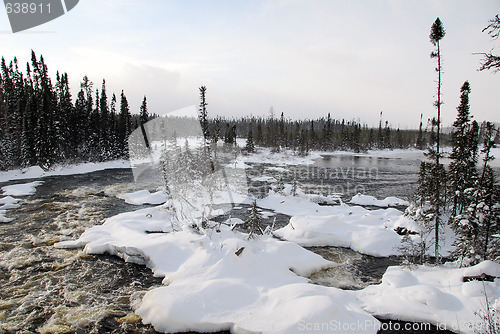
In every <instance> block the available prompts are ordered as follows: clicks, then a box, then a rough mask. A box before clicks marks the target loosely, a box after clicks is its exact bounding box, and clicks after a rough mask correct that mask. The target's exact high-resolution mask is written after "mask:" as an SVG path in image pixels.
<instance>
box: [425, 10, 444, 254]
mask: <svg viewBox="0 0 500 334" xmlns="http://www.w3.org/2000/svg"><path fill="white" fill-rule="evenodd" d="M445 34H446V32H445V30H444V28H443V24H442V22H441V20H440V19H439V17H438V18H437V19H436V21H434V23H433V24H432V27H431V33H430V35H429V39H430V41H431V43H432V45H434V46H435V47H436V49H435V51H433V52H432V53H431V58H436V59H437V67H436V72H437V73H438V81H437V95H436V101H435V103H434V105H435V106H436V108H437V119H436V128H437V130H436V148H435V149H434V148H430V149H429V152H428V157H429V158H430V159H431V160H434V165H433V166H432V168H431V175H432V177H433V178H435V181H434V182H433V183H434V184H433V186H434V189H433V192H434V194H433V196H432V198H431V205H432V206H433V211H434V215H435V217H434V219H435V220H434V256H435V258H436V263H439V262H440V256H439V238H440V233H439V232H440V229H441V210H442V206H443V205H442V198H441V195H442V188H443V184H442V182H441V180H443V179H444V178H442V176H443V174H444V167H443V165H442V164H441V162H440V159H441V156H442V154H441V151H440V144H441V105H442V104H443V103H442V101H441V73H442V66H441V45H440V41H441V39H443V37H444V36H445Z"/></svg>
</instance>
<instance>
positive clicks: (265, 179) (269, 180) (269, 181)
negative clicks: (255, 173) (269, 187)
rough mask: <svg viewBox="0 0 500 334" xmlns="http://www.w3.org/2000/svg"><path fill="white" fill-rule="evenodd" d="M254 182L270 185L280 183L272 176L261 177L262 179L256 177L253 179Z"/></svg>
mask: <svg viewBox="0 0 500 334" xmlns="http://www.w3.org/2000/svg"><path fill="white" fill-rule="evenodd" d="M252 181H254V182H268V183H274V182H278V180H276V179H275V178H274V177H272V176H260V177H254V178H252Z"/></svg>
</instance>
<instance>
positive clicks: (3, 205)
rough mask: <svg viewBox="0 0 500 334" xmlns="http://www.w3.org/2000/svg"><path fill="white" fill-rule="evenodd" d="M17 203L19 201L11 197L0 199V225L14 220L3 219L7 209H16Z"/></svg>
mask: <svg viewBox="0 0 500 334" xmlns="http://www.w3.org/2000/svg"><path fill="white" fill-rule="evenodd" d="M17 202H19V199H17V198H14V197H12V196H6V197H3V198H0V223H9V222H11V221H13V220H14V218H7V217H5V214H6V213H7V210H9V209H16V208H18V207H19V206H20V205H19V204H17Z"/></svg>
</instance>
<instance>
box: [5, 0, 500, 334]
mask: <svg viewBox="0 0 500 334" xmlns="http://www.w3.org/2000/svg"><path fill="white" fill-rule="evenodd" d="M277 3H278V2H277V1H271V2H269V3H267V2H266V4H267V5H272V6H271V7H273V6H276V5H277ZM317 4H318V5H319V4H320V2H318V3H317ZM288 5H289V4H288V2H286V1H285V2H283V4H280V5H279V6H278V7H279V8H280V10H286V9H287V8H288V7H287V6H288ZM323 5H324V4H323ZM320 7H321V6H320ZM396 7H398V6H396ZM266 8H267V7H266ZM273 8H274V7H273ZM325 8H326V7H325ZM391 8H392V7H391ZM398 8H399V7H398ZM77 9H78V7H76V8H75V9H74V10H73V11H76V10H77ZM267 9H268V10H269V8H267ZM68 15H69V14H68ZM488 19H489V21H488V20H486V21H485V22H483V29H482V30H480V33H481V34H483V35H486V37H487V38H488V40H492V41H496V40H497V38H498V36H499V33H500V17H499V14H496V13H493V15H490V16H489V18H488ZM443 21H444V20H443ZM443 21H441V19H440V18H439V17H437V18H436V17H434V18H433V21H431V22H429V24H428V25H427V26H426V27H425V29H424V30H425V33H426V34H427V35H428V37H427V35H426V36H425V37H426V38H427V44H428V50H427V51H425V52H423V53H426V55H425V56H426V57H428V55H427V54H428V53H430V54H431V58H430V60H429V63H430V64H429V65H430V72H431V73H433V75H435V77H434V79H435V80H434V82H433V81H432V80H431V81H430V85H431V89H433V91H432V92H431V99H432V98H434V104H432V103H431V104H430V107H429V108H428V109H430V111H426V113H427V114H426V115H427V116H426V118H428V120H426V119H425V118H424V116H423V112H422V113H417V114H415V115H413V114H412V115H411V116H408V117H411V118H414V119H417V120H419V121H420V122H419V123H417V124H418V125H417V126H413V127H408V126H404V125H400V126H395V125H394V123H392V121H390V114H389V116H387V115H386V114H384V112H376V114H377V117H376V121H375V122H373V124H372V125H369V124H368V123H365V121H364V120H363V119H362V118H359V117H358V116H355V117H354V116H352V115H351V117H350V118H348V117H337V116H336V115H335V114H334V113H333V112H332V113H331V112H325V113H323V114H320V115H319V116H318V117H312V116H311V117H309V116H304V117H294V118H291V117H289V116H288V115H287V113H286V111H281V110H279V111H277V110H275V109H274V107H271V108H270V109H269V112H267V114H265V115H264V116H258V115H257V116H256V115H254V114H236V115H226V116H224V115H220V114H218V112H217V110H213V109H215V108H213V109H212V103H211V101H212V100H211V95H210V94H211V85H208V84H207V85H204V84H202V85H199V86H197V87H196V88H195V93H196V98H195V99H193V100H192V101H193V103H192V105H191V106H190V107H185V108H181V109H177V110H175V109H171V110H175V111H171V112H165V110H156V108H151V106H150V104H148V103H150V100H151V99H148V98H146V96H143V97H142V98H141V99H140V101H141V104H140V106H139V108H137V109H138V111H139V112H138V113H135V112H133V108H132V107H131V104H129V102H128V99H127V96H126V94H125V92H124V90H122V91H121V94H119V96H118V98H117V95H116V94H114V93H112V94H110V92H109V90H108V86H107V82H106V81H105V80H102V85H100V86H99V88H97V89H95V86H94V84H93V82H91V80H90V79H89V77H87V76H86V75H85V76H84V77H83V79H82V81H81V82H79V85H80V86H79V87H80V89H79V90H78V91H74V90H72V89H70V79H69V77H68V74H67V73H60V72H57V74H56V75H55V76H52V72H51V71H49V67H48V66H47V63H46V61H45V59H44V57H43V56H41V55H38V54H37V53H36V52H35V51H33V50H32V51H31V60H30V61H29V62H27V63H26V64H21V63H20V62H19V61H18V59H17V58H16V57H14V58H13V59H12V60H11V61H9V60H6V59H5V58H4V57H2V61H1V64H0V65H1V74H0V159H1V160H0V235H1V240H0V285H1V286H2V288H1V289H0V333H43V334H45V333H467V334H469V333H470V334H476V333H489V334H494V333H500V183H499V181H498V180H499V177H500V148H499V147H498V145H499V144H500V131H499V123H496V122H498V116H497V114H496V113H495V112H493V113H491V112H489V113H482V114H480V117H477V116H476V115H475V114H474V110H475V107H474V103H473V102H474V101H475V100H474V99H473V96H474V95H473V94H474V89H473V83H474V81H473V80H471V81H470V82H469V81H468V80H465V79H464V80H462V81H461V82H460V86H459V87H455V88H456V89H455V90H456V91H457V92H459V95H457V99H456V100H455V101H452V98H451V97H450V96H446V98H447V99H446V101H447V105H449V104H453V107H447V109H444V107H443V101H442V99H443V92H442V88H443V87H445V86H446V85H447V82H446V76H443V73H444V71H443V64H446V63H444V62H443V52H444V51H443V49H442V44H441V43H444V42H445V41H446V38H447V37H448V34H451V33H452V31H453V28H456V27H455V26H454V25H453V24H452V25H451V26H450V29H449V30H450V31H448V30H445V25H446V22H444V23H443ZM429 28H430V29H429ZM429 41H430V43H429ZM455 52H456V51H455ZM479 55H480V61H477V62H476V63H475V66H476V67H475V69H474V70H475V71H476V70H477V71H476V72H477V73H474V75H491V73H489V72H493V73H495V72H498V71H499V69H500V62H499V61H498V59H499V56H497V55H496V53H495V49H492V50H491V51H490V52H486V53H481V54H479ZM447 57H450V58H451V57H452V54H451V52H450V54H449V55H447ZM444 59H447V58H444ZM25 65H26V70H23V68H24V67H25ZM433 67H434V68H433ZM434 70H435V71H434ZM433 71H434V72H433ZM495 79H496V80H497V79H498V78H495ZM208 81H209V82H212V80H208ZM214 85H216V83H214ZM495 88H498V85H497V86H496V87H495ZM496 90H497V89H494V90H493V91H496ZM483 93H484V92H483ZM214 95H215V97H214V100H215V101H216V102H215V103H214V104H215V105H217V101H220V100H217V98H219V96H218V95H217V93H215V94H214ZM108 96H111V97H110V98H109V97H108ZM221 105H222V104H221ZM490 107H491V109H495V108H498V105H496V106H490ZM450 110H451V112H452V113H453V115H452V116H450V115H449V113H450ZM485 116H489V117H492V118H491V119H486V118H485ZM483 118H484V120H483ZM400 124H401V123H400Z"/></svg>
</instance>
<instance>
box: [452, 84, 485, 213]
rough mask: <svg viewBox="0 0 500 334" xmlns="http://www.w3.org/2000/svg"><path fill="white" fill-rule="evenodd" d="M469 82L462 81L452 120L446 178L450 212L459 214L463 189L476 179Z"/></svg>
mask: <svg viewBox="0 0 500 334" xmlns="http://www.w3.org/2000/svg"><path fill="white" fill-rule="evenodd" d="M470 91H471V90H470V84H469V82H468V81H466V82H464V84H463V85H462V87H461V89H460V92H461V96H460V105H459V106H458V107H457V111H458V115H457V119H456V120H455V122H453V133H452V152H451V154H450V159H451V162H450V165H449V171H448V175H449V177H448V179H449V186H450V194H451V196H452V199H453V210H452V214H453V215H456V214H461V213H462V212H463V210H464V209H465V208H466V207H467V202H466V194H465V190H466V189H468V188H470V187H472V185H473V184H474V183H475V181H476V179H477V173H476V164H477V154H476V153H477V150H478V147H477V141H474V140H471V139H473V138H475V135H473V134H472V131H475V129H474V128H473V126H472V124H471V116H470V111H469V109H470V107H469V94H470Z"/></svg>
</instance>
